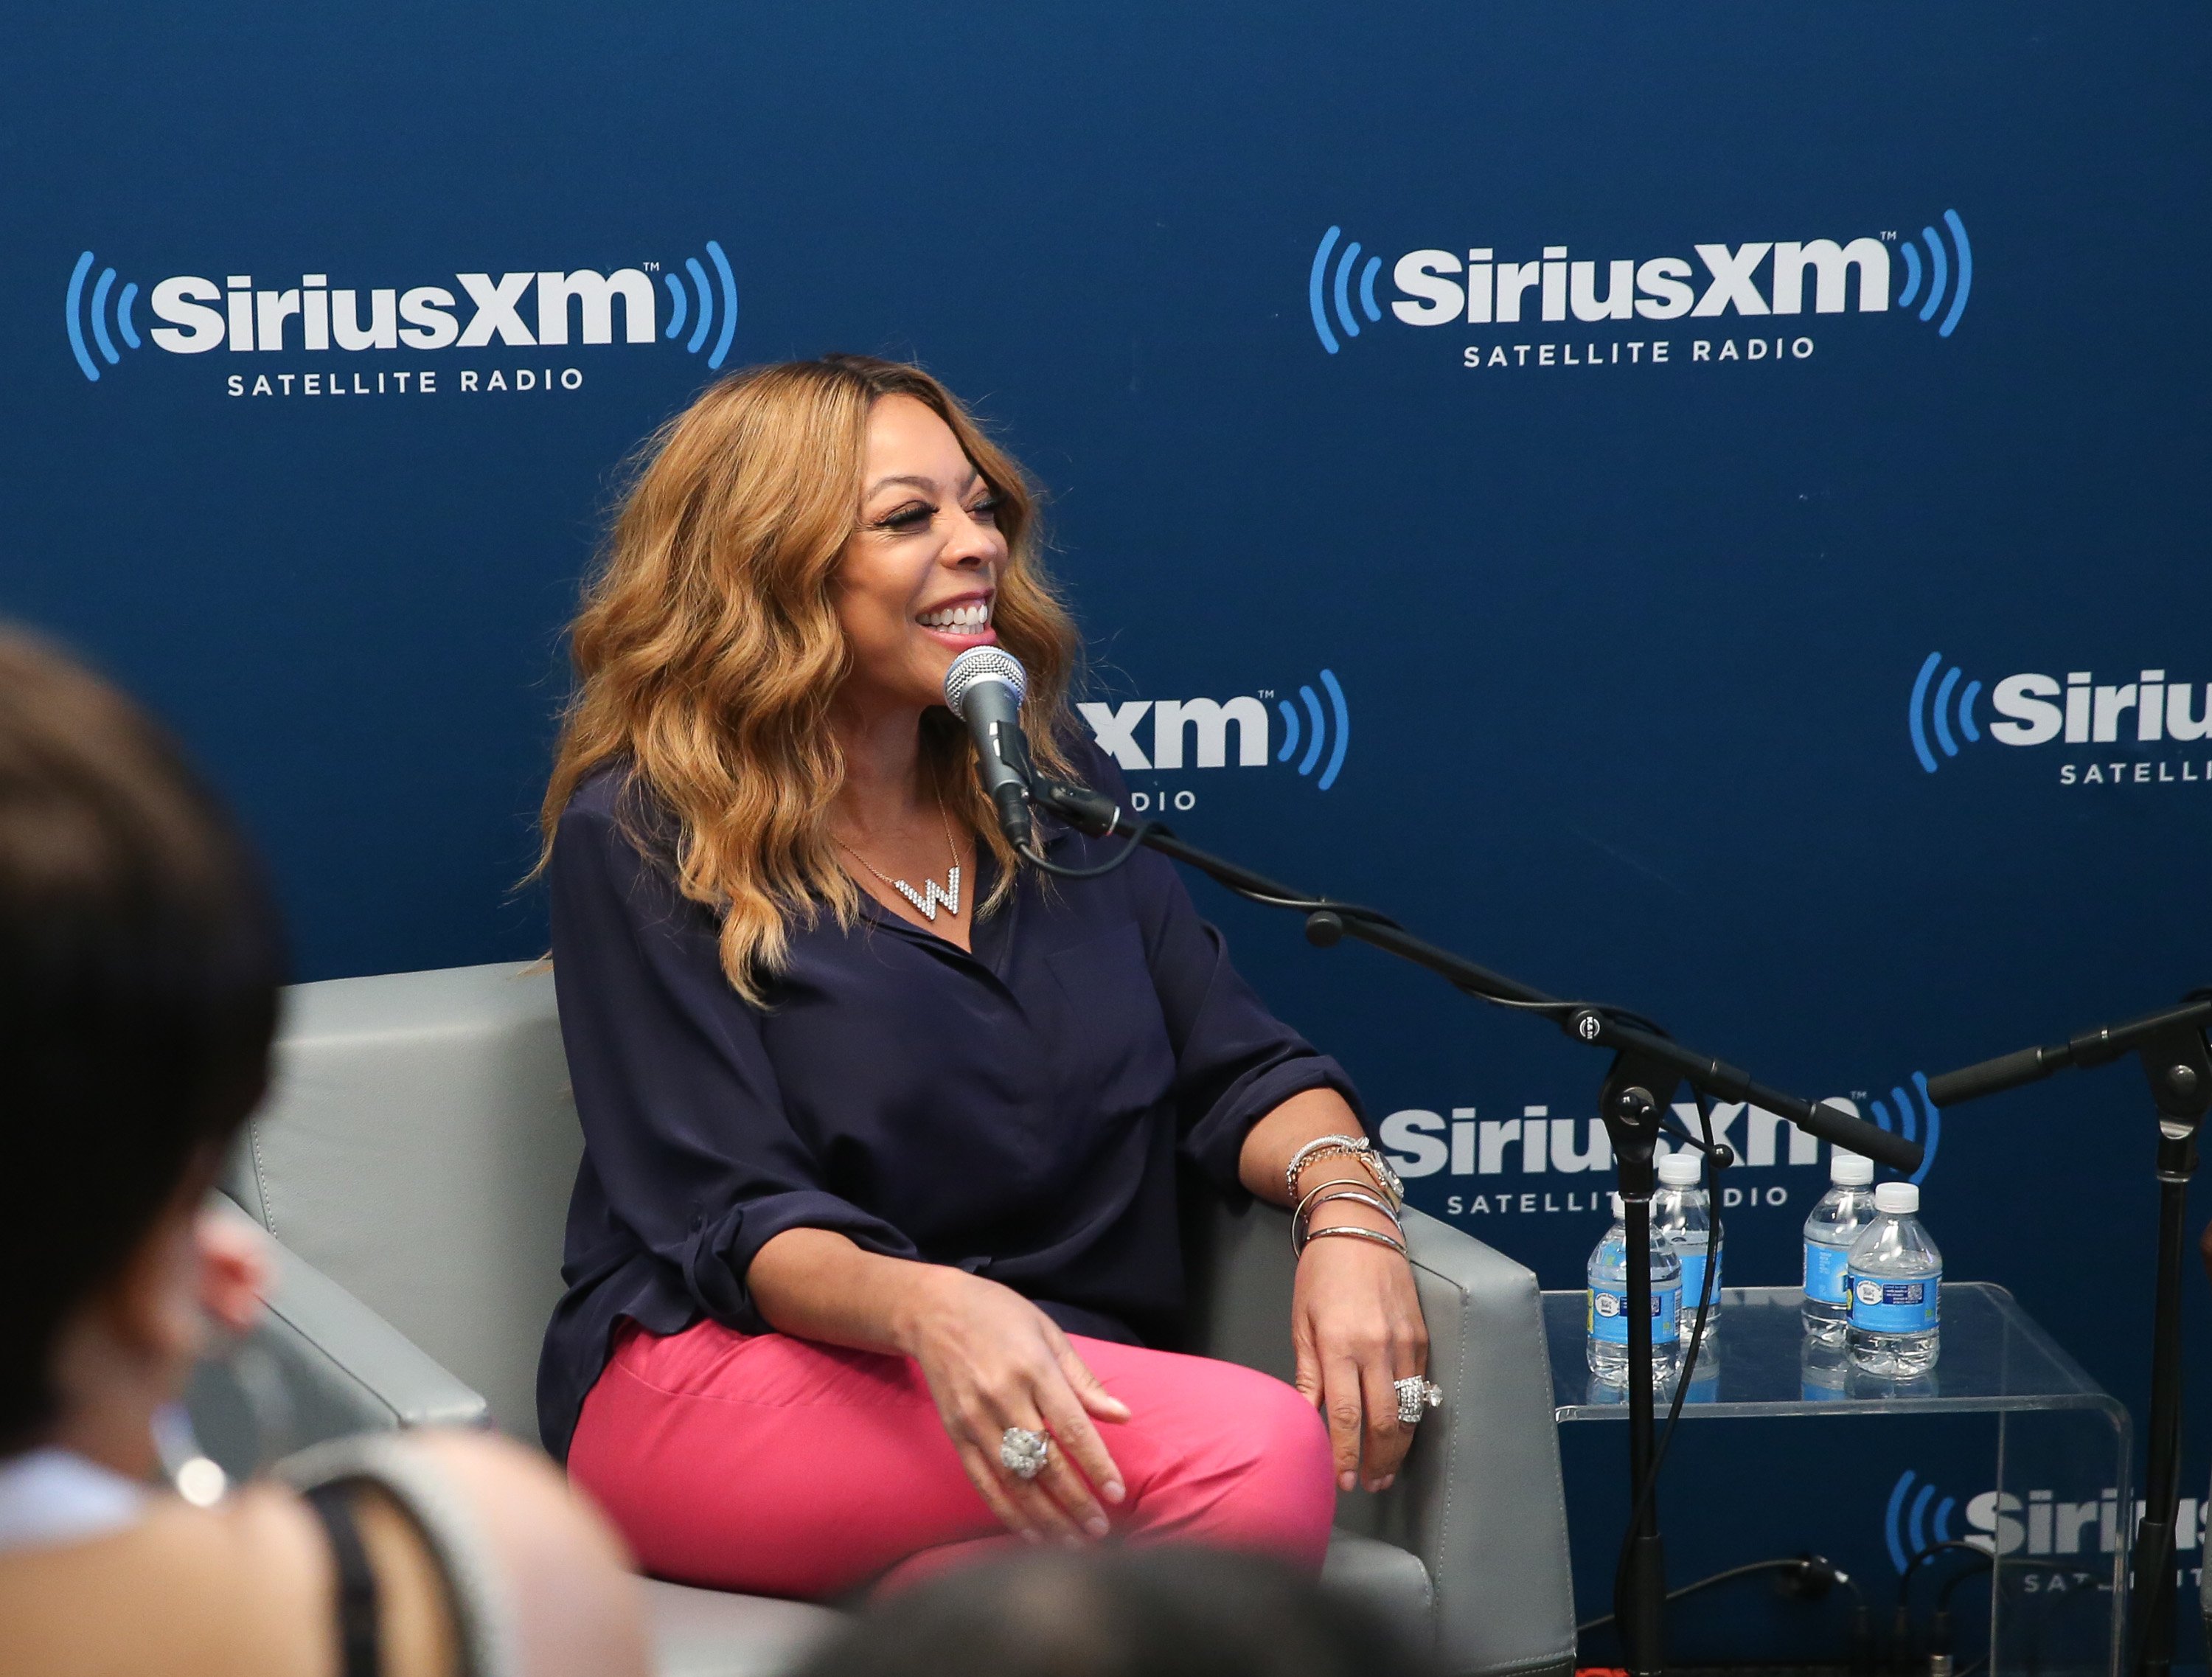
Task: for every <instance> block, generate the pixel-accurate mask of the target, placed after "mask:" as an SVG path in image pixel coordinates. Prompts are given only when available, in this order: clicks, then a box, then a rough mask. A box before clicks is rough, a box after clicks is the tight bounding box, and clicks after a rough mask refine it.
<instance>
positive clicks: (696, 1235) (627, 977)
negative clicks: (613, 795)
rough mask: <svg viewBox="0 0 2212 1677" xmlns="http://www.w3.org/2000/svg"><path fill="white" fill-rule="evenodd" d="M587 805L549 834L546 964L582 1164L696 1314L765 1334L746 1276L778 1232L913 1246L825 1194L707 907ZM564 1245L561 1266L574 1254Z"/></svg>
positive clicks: (895, 1249) (909, 1251) (880, 1248)
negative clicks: (730, 976) (724, 962)
mask: <svg viewBox="0 0 2212 1677" xmlns="http://www.w3.org/2000/svg"><path fill="white" fill-rule="evenodd" d="M604 805H605V800H604V799H586V798H579V799H576V800H574V801H572V802H571V803H570V805H569V806H568V810H567V811H564V812H563V814H562V817H561V823H560V827H559V829H558V831H557V833H556V837H555V842H554V846H553V859H552V866H551V878H550V884H551V897H552V902H551V908H552V921H553V926H552V931H553V975H554V982H555V986H556V989H557V991H558V993H559V998H560V1008H561V1034H562V1040H563V1042H564V1044H565V1046H566V1048H567V1050H568V1070H569V1076H570V1079H571V1081H572V1083H573V1085H574V1090H575V1097H576V1111H577V1115H578V1117H579V1118H580V1121H582V1125H583V1131H584V1145H585V1153H586V1165H587V1168H588V1169H589V1170H591V1172H592V1175H593V1176H595V1177H596V1178H597V1180H598V1182H599V1188H600V1190H601V1192H602V1193H603V1194H604V1195H605V1201H606V1206H607V1211H608V1214H609V1215H610V1216H611V1218H613V1219H614V1220H615V1221H616V1222H617V1223H619V1224H622V1225H623V1228H624V1229H625V1230H628V1231H629V1234H630V1236H632V1237H633V1238H634V1239H635V1241H636V1242H637V1243H640V1244H641V1245H643V1246H644V1247H646V1248H647V1249H649V1250H650V1251H651V1252H652V1253H653V1255H655V1256H656V1257H657V1258H658V1259H659V1260H660V1261H662V1262H663V1263H665V1264H666V1265H667V1266H669V1267H671V1269H672V1270H674V1271H675V1272H677V1273H679V1274H680V1276H681V1277H682V1281H683V1285H684V1288H685V1289H686V1290H687V1291H688V1292H689V1293H690V1297H691V1299H692V1301H693V1302H694V1303H695V1304H696V1307H697V1308H698V1309H699V1310H700V1311H702V1313H703V1314H705V1315H708V1316H709V1317H711V1318H713V1319H714V1321H716V1322H721V1323H723V1324H724V1325H726V1326H727V1327H730V1328H735V1329H737V1330H738V1331H739V1332H741V1333H766V1332H769V1331H770V1329H769V1324H768V1323H767V1322H765V1321H763V1319H762V1317H761V1315H760V1313H759V1311H758V1310H757V1309H756V1308H755V1306H754V1303H753V1300H752V1295H751V1292H750V1289H749V1288H748V1287H747V1285H746V1284H745V1275H746V1272H747V1270H748V1268H749V1267H750V1265H751V1263H752V1260H753V1257H754V1255H755V1254H757V1252H758V1251H759V1250H760V1249H761V1248H762V1247H763V1246H765V1245H766V1244H767V1243H769V1241H770V1240H772V1239H774V1238H775V1236H777V1235H780V1234H781V1233H782V1232H783V1231H784V1230H787V1229H796V1228H816V1229H833V1230H838V1231H839V1232H841V1233H843V1234H845V1235H848V1236H850V1237H851V1238H852V1239H854V1241H856V1242H858V1243H860V1244H861V1245H863V1246H865V1247H866V1248H868V1249H870V1250H872V1251H875V1252H880V1253H884V1254H885V1255H890V1256H893V1257H913V1256H915V1247H914V1243H912V1242H911V1241H910V1240H909V1239H908V1237H907V1236H905V1235H904V1234H902V1232H901V1231H900V1230H897V1229H896V1228H894V1227H893V1226H891V1224H888V1223H886V1222H884V1220H883V1219H882V1218H878V1217H875V1216H872V1215H871V1214H870V1213H868V1212H865V1211H862V1210H861V1209H860V1207H859V1206H854V1205H853V1204H852V1203H851V1202H850V1201H848V1200H843V1199H841V1198H840V1197H838V1196H837V1195H836V1194H833V1193H831V1192H829V1190H828V1189H827V1188H825V1187H824V1186H823V1175H822V1171H821V1170H820V1168H819V1165H818V1163H817V1160H816V1158H815V1157H814V1156H813V1154H812V1153H811V1151H810V1149H809V1148H808V1147H807V1145H805V1141H804V1139H802V1138H801V1137H800V1136H799V1134H798V1133H796V1132H795V1131H794V1130H793V1127H792V1125H791V1123H790V1121H789V1120H788V1118H787V1115H786V1112H785V1109H784V1104H783V1102H782V1099H781V1096H780V1094H779V1091H778V1089H777V1085H776V1078H775V1068H774V1066H772V1065H771V1063H770V1061H769V1055H768V1053H767V1050H766V1048H765V1047H764V1045H763V1042H762V1039H761V1031H760V1020H759V1016H758V1014H757V1012H755V1011H754V1010H753V1009H752V1008H751V1007H750V1006H749V1005H748V1004H747V1003H746V1002H745V1001H744V1000H743V998H741V997H739V996H738V994H737V993H736V992H735V991H734V990H732V988H731V987H730V985H729V983H728V981H726V979H725V978H724V976H723V975H722V969H721V959H720V939H719V935H718V934H719V930H720V928H719V927H718V925H717V924H716V921H715V917H714V915H713V914H711V913H709V912H708V910H707V909H705V908H702V907H701V906H700V905H698V904H696V903H694V902H687V901H686V900H685V899H684V896H682V894H681V893H680V892H678V890H676V888H675V886H674V884H673V882H672V881H671V880H670V879H669V878H668V877H667V875H666V873H665V872H664V871H663V870H662V869H661V868H660V867H659V866H656V865H655V864H654V863H653V861H651V860H648V859H647V857H645V856H644V855H642V854H640V852H639V850H638V848H637V847H636V845H635V844H634V843H633V842H631V839H630V838H629V835H627V834H626V833H625V832H624V831H623V829H622V826H621V823H618V822H617V820H616V819H615V818H614V817H613V816H612V815H611V813H610V812H609V811H608V810H607V809H606V808H605V806H604ZM571 1257H572V1260H573V1259H574V1257H575V1254H574V1253H572V1254H571Z"/></svg>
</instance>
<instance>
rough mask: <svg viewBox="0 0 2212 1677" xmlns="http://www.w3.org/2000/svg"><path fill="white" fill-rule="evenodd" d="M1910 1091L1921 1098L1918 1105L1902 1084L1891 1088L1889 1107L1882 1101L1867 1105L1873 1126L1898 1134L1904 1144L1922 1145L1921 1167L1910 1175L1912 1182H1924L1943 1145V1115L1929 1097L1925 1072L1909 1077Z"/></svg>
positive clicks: (1915, 1073)
mask: <svg viewBox="0 0 2212 1677" xmlns="http://www.w3.org/2000/svg"><path fill="white" fill-rule="evenodd" d="M1912 1090H1913V1092H1917V1094H1918V1095H1919V1097H1920V1099H1919V1102H1918V1103H1917V1106H1916V1104H1915V1103H1914V1101H1913V1098H1912V1094H1911V1093H1908V1092H1907V1091H1905V1087H1904V1085H1901V1084H1900V1085H1893V1086H1892V1087H1891V1089H1890V1091H1889V1103H1888V1104H1884V1103H1882V1102H1881V1101H1873V1102H1869V1105H1870V1106H1871V1107H1872V1108H1873V1109H1874V1121H1875V1123H1877V1124H1879V1125H1881V1127H1882V1128H1884V1129H1886V1130H1887V1131H1888V1132H1889V1133H1891V1134H1893V1135H1899V1134H1901V1135H1903V1136H1904V1138H1905V1139H1906V1140H1907V1141H1917V1142H1919V1143H1920V1144H1921V1146H1922V1148H1923V1152H1922V1154H1921V1158H1920V1168H1919V1169H1918V1170H1916V1171H1914V1172H1913V1173H1912V1176H1911V1181H1912V1182H1925V1181H1926V1180H1927V1179H1928V1171H1929V1167H1930V1166H1932V1165H1933V1164H1935V1163H1936V1148H1937V1147H1938V1146H1940V1145H1942V1140H1943V1115H1942V1113H1940V1112H1938V1111H1937V1110H1936V1103H1935V1102H1933V1101H1931V1100H1929V1098H1928V1074H1927V1073H1926V1072H1914V1073H1913V1074H1912ZM1892 1106H1894V1107H1895V1108H1896V1115H1895V1117H1894V1118H1893V1117H1892V1115H1891V1111H1890V1108H1891V1107H1892Z"/></svg>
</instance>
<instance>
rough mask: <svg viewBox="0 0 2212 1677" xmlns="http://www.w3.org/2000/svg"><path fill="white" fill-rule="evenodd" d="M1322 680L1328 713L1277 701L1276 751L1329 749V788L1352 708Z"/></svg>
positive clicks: (1301, 769) (1282, 757) (1287, 754)
mask: <svg viewBox="0 0 2212 1677" xmlns="http://www.w3.org/2000/svg"><path fill="white" fill-rule="evenodd" d="M1331 234H1332V236H1334V229H1331ZM1358 248H1359V246H1357V245H1354V246H1352V249H1354V250H1355V251H1356V250H1358ZM1321 684H1322V687H1323V688H1325V689H1326V690H1328V703H1329V711H1328V716H1327V717H1324V715H1323V714H1322V708H1321V696H1320V695H1318V694H1316V692H1315V691H1314V690H1313V689H1312V688H1310V687H1305V686H1302V687H1300V688H1299V689H1298V698H1299V699H1300V700H1301V701H1302V702H1304V705H1305V714H1306V720H1305V722H1304V724H1303V725H1301V723H1300V721H1299V719H1298V713H1297V711H1296V710H1295V709H1293V708H1291V702H1290V701H1289V700H1288V699H1278V700H1276V701H1275V708H1276V709H1278V710H1279V711H1281V712H1282V713H1283V743H1282V745H1281V746H1280V747H1279V749H1278V750H1276V752H1275V761H1276V762H1277V763H1288V762H1289V761H1290V760H1291V755H1292V754H1293V753H1294V752H1296V751H1297V749H1298V741H1299V739H1300V738H1304V739H1305V740H1306V754H1305V756H1303V757H1301V758H1299V759H1298V773H1299V774H1301V775H1310V774H1312V773H1313V772H1314V768H1315V765H1316V764H1317V763H1320V762H1321V756H1322V751H1323V750H1327V751H1328V768H1326V769H1322V771H1321V779H1320V780H1319V781H1316V782H1315V784H1316V786H1318V787H1320V788H1321V789H1322V791H1323V792H1327V791H1328V789H1329V788H1330V787H1333V786H1334V785H1335V784H1336V775H1337V771H1338V770H1339V769H1342V768H1343V767H1344V749H1345V747H1346V745H1348V744H1351V742H1352V708H1351V707H1350V706H1348V705H1346V703H1345V702H1344V688H1343V687H1342V685H1341V684H1340V683H1339V682H1338V681H1337V678H1336V676H1335V674H1334V671H1328V670H1323V671H1322V672H1321ZM1331 719H1333V720H1334V722H1335V724H1336V726H1335V738H1334V741H1332V740H1331V738H1330V730H1329V727H1328V722H1329V720H1331Z"/></svg>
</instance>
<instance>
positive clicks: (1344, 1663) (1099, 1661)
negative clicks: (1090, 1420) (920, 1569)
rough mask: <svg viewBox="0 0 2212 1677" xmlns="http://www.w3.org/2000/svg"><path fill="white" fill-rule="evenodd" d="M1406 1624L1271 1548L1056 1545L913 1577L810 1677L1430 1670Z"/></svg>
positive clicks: (1221, 1676) (1403, 1673)
mask: <svg viewBox="0 0 2212 1677" xmlns="http://www.w3.org/2000/svg"><path fill="white" fill-rule="evenodd" d="M1427 1670H1428V1666H1427V1663H1426V1662H1425V1661H1424V1660H1422V1659H1421V1658H1420V1657H1419V1656H1417V1655H1416V1654H1415V1652H1414V1651H1413V1648H1412V1647H1411V1646H1410V1644H1408V1642H1407V1639H1406V1638H1405V1636H1404V1633H1403V1632H1402V1631H1401V1630H1399V1629H1398V1628H1397V1627H1395V1626H1393V1625H1390V1624H1389V1623H1388V1622H1387V1621H1386V1620H1384V1619H1382V1618H1380V1617H1379V1616H1377V1615H1376V1614H1374V1613H1370V1611H1369V1610H1368V1609H1367V1608H1366V1607H1364V1606H1363V1605H1362V1604H1360V1603H1358V1602H1355V1601H1351V1600H1348V1599H1347V1598H1346V1597H1344V1596H1342V1595H1338V1594H1337V1593H1335V1592H1334V1591H1332V1590H1329V1589H1324V1588H1322V1586H1320V1585H1318V1584H1316V1583H1315V1582H1314V1581H1313V1580H1312V1579H1311V1578H1310V1577H1306V1576H1305V1575H1304V1574H1302V1573H1297V1572H1294V1571H1291V1570H1290V1569H1289V1568H1287V1567H1285V1566H1282V1565H1279V1564H1277V1563H1275V1562H1273V1561H1269V1560H1263V1559H1259V1558H1257V1557H1255V1556H1252V1555H1243V1554H1234V1553H1230V1552H1226V1551H1223V1550H1217V1549H1197V1548H1175V1547H1168V1548H1144V1549H1124V1548H1118V1547H1109V1548H1102V1549H1090V1550H1083V1551H1071V1550H1057V1551H1052V1552H1038V1553H1032V1554H1024V1555H1018V1556H1015V1557H1012V1558H1011V1559H1006V1560H1003V1561H994V1562H987V1563H984V1564H981V1565H974V1566H969V1567H965V1568H963V1569H961V1570H960V1571H955V1572H951V1573H948V1574H946V1575H945V1576H944V1577H940V1578H937V1579H933V1580H932V1581H930V1582H929V1583H923V1584H919V1585H916V1586H915V1588H913V1589H908V1590H904V1591H902V1592H901V1593H899V1594H898V1595H894V1596H892V1597H891V1598H890V1600H888V1601H882V1602H879V1603H878V1604H877V1605H875V1606H874V1607H871V1608H870V1609H869V1610H868V1611H867V1612H866V1613H863V1614H862V1615H861V1616H860V1618H859V1619H855V1620H854V1622H853V1623H851V1624H850V1625H848V1626H846V1627H845V1628H844V1629H843V1630H842V1631H839V1632H838V1633H837V1634H836V1636H835V1637H834V1638H832V1639H831V1640H830V1641H829V1643H827V1644H824V1645H823V1647H822V1648H821V1650H818V1651H817V1653H816V1655H815V1656H814V1658H813V1659H811V1661H809V1662H807V1664H806V1665H805V1668H803V1672H802V1674H801V1677H1424V1674H1425V1673H1426V1672H1427Z"/></svg>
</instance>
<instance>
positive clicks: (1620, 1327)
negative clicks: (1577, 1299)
mask: <svg viewBox="0 0 2212 1677" xmlns="http://www.w3.org/2000/svg"><path fill="white" fill-rule="evenodd" d="M1587 1299H1588V1304H1587V1309H1586V1310H1585V1312H1584V1318H1585V1321H1586V1322H1587V1325H1588V1329H1589V1343H1588V1346H1587V1355H1588V1356H1589V1365H1590V1372H1591V1373H1592V1374H1594V1375H1595V1376H1597V1377H1598V1378H1599V1379H1600V1380H1602V1381H1604V1382H1606V1383H1607V1385H1609V1386H1626V1384H1627V1383H1628V1314H1627V1312H1628V1226H1627V1224H1626V1223H1625V1222H1624V1221H1623V1220H1622V1211H1621V1204H1620V1195H1619V1194H1614V1195H1613V1226H1612V1227H1611V1228H1610V1229H1607V1230H1606V1231H1605V1238H1604V1239H1602V1240H1601V1241H1600V1242H1598V1243H1597V1249H1596V1250H1595V1251H1594V1252H1592V1253H1591V1254H1590V1260H1589V1293H1588V1295H1587ZM1681 1324H1682V1261H1681V1260H1680V1258H1678V1257H1677V1256H1675V1255H1674V1253H1673V1252H1672V1251H1670V1250H1668V1248H1666V1247H1665V1246H1663V1245H1662V1244H1661V1243H1659V1242H1658V1241H1656V1240H1654V1241H1653V1242H1652V1243H1651V1383H1652V1384H1653V1385H1655V1386H1657V1385H1662V1384H1664V1383H1665V1382H1668V1381H1669V1380H1672V1379H1673V1378H1674V1376H1675V1374H1676V1372H1677V1371H1678V1370H1680V1367H1681V1365H1682V1325H1681Z"/></svg>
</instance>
